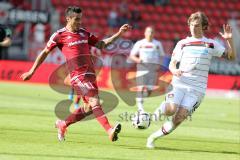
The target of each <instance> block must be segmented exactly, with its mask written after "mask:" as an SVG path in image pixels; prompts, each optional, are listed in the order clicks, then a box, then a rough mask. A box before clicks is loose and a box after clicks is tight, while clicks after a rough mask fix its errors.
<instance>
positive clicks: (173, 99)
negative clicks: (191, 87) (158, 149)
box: [146, 88, 184, 148]
mask: <svg viewBox="0 0 240 160" xmlns="http://www.w3.org/2000/svg"><path fill="white" fill-rule="evenodd" d="M183 98H184V91H183V90H182V89H178V88H174V89H173V91H171V92H170V93H168V94H167V95H166V101H165V102H164V103H162V104H161V105H160V107H159V108H160V109H159V110H160V111H159V112H160V113H161V114H162V115H165V116H173V115H174V114H176V113H177V111H178V109H179V107H180V104H181V101H182V99H183ZM174 129H175V126H174V124H173V122H172V121H171V120H170V121H166V122H164V123H163V126H162V127H161V129H159V130H158V131H156V132H154V133H152V134H151V135H150V136H149V137H148V139H147V145H146V146H147V147H148V148H154V141H155V140H156V139H158V138H160V137H162V136H165V135H167V134H169V133H170V132H172V131H173V130H174Z"/></svg>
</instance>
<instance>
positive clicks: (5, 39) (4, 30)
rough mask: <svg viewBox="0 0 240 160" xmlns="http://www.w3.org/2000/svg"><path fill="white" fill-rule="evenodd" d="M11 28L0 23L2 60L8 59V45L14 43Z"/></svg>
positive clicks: (0, 57) (0, 52)
mask: <svg viewBox="0 0 240 160" xmlns="http://www.w3.org/2000/svg"><path fill="white" fill-rule="evenodd" d="M11 35H12V32H11V30H10V29H9V28H8V27H6V26H3V25H0V60H2V59H8V52H7V47H9V46H10V45H11V43H12V40H11Z"/></svg>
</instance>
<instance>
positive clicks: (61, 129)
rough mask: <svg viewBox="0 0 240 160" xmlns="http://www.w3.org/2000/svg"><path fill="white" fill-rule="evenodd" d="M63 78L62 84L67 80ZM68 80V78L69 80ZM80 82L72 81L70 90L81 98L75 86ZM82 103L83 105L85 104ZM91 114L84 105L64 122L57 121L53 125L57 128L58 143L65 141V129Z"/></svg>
mask: <svg viewBox="0 0 240 160" xmlns="http://www.w3.org/2000/svg"><path fill="white" fill-rule="evenodd" d="M66 79H67V78H65V80H64V83H67V82H68V81H67V80H68V79H67V80H66ZM69 79H70V78H69ZM79 81H80V80H79V79H75V80H74V81H72V88H73V90H76V91H77V94H78V96H81V94H82V92H81V87H79V86H78V85H77V84H78V82H79ZM83 101H84V102H85V103H87V102H86V100H85V99H84V98H83ZM85 103H84V104H85ZM90 114H92V111H91V107H90V106H89V105H86V104H85V105H84V106H83V107H78V108H77V109H76V110H75V111H74V112H73V113H71V114H70V115H69V116H68V117H67V118H66V119H65V120H57V121H56V123H55V126H56V128H58V139H59V141H63V140H65V134H66V131H67V127H68V126H70V125H71V124H74V123H76V122H78V121H81V120H82V119H84V118H85V117H86V116H88V115H90Z"/></svg>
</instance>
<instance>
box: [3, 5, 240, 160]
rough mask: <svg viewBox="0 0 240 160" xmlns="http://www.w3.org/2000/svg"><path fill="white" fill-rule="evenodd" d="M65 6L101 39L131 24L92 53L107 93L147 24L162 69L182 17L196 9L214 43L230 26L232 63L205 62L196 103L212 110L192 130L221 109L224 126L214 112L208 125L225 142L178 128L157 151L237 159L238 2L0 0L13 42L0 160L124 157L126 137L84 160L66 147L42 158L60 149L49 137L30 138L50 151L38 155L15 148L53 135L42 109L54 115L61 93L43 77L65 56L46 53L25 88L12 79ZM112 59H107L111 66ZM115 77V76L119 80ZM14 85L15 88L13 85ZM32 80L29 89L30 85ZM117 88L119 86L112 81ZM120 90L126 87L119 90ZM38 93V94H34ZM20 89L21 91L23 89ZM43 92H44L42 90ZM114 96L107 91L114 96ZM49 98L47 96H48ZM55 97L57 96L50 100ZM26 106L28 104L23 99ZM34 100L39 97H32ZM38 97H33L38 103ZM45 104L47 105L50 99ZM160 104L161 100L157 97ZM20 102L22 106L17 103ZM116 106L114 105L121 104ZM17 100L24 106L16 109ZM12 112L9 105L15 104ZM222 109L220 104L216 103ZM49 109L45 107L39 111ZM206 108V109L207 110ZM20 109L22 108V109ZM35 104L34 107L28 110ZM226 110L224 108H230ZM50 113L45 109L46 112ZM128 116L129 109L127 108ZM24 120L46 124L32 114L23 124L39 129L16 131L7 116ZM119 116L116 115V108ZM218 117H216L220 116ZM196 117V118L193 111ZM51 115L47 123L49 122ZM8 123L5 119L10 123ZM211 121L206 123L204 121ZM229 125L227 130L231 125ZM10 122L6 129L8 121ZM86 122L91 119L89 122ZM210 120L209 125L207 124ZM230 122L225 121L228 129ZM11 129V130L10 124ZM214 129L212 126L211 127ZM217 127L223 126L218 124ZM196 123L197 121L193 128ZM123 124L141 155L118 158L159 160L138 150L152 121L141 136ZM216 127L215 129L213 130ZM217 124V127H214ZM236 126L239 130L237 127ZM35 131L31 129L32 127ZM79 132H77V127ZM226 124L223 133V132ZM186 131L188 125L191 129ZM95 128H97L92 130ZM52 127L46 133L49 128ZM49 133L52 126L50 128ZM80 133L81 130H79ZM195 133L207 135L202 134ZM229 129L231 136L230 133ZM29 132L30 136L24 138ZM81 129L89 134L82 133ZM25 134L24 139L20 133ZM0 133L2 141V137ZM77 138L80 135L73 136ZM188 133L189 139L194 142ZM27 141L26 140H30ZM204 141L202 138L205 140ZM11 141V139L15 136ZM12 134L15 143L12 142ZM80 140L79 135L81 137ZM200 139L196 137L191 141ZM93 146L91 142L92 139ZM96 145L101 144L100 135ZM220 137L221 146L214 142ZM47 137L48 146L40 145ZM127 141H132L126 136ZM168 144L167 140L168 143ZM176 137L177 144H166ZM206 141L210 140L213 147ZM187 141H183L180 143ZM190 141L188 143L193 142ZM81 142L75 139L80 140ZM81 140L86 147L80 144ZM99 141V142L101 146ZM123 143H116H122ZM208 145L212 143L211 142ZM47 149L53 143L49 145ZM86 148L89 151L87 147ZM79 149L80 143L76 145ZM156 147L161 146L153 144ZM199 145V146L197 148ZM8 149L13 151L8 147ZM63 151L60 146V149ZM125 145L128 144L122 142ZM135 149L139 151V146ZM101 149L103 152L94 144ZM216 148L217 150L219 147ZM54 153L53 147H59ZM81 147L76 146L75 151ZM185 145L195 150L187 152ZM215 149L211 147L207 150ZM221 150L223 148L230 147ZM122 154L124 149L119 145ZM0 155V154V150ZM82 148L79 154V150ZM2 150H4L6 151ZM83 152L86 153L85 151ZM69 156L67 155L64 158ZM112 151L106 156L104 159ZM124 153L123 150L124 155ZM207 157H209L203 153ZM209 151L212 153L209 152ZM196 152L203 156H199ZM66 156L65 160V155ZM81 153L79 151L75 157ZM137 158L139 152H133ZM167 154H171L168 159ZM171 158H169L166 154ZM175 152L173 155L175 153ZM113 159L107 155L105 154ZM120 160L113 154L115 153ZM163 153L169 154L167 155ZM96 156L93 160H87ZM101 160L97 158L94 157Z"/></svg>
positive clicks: (182, 27) (60, 22)
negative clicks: (160, 51) (204, 86)
mask: <svg viewBox="0 0 240 160" xmlns="http://www.w3.org/2000/svg"><path fill="white" fill-rule="evenodd" d="M69 5H78V6H80V7H82V9H83V14H84V15H83V26H84V27H86V28H87V29H88V30H89V31H90V32H92V33H94V34H95V35H97V36H99V37H100V38H104V37H107V36H109V35H111V34H112V33H114V32H115V31H117V30H118V28H119V26H120V25H121V24H123V23H130V24H131V25H132V26H133V30H132V31H130V32H127V33H126V34H125V35H124V36H123V38H121V39H119V40H118V41H116V43H114V44H113V45H111V46H109V47H108V48H107V49H104V50H102V51H100V50H98V49H96V48H92V49H91V52H92V54H93V55H96V56H99V57H101V60H102V63H103V68H101V69H102V71H101V72H100V74H99V75H98V76H99V77H98V83H99V86H100V88H104V89H107V90H109V91H110V92H113V91H112V88H113V87H112V85H113V84H112V81H111V78H110V77H111V76H110V74H111V69H110V68H113V69H114V72H115V75H118V76H119V79H121V80H123V79H124V78H123V77H122V74H120V73H122V72H123V71H125V70H126V69H129V68H132V67H133V65H132V64H129V65H126V57H127V55H128V54H129V52H130V50H131V47H132V45H133V44H134V42H136V41H137V40H139V39H141V38H143V32H144V28H145V27H146V26H148V25H153V26H154V27H155V29H156V35H155V37H156V39H158V40H160V41H161V42H162V44H163V47H164V50H165V52H166V56H165V57H164V66H167V65H168V62H169V60H170V56H171V52H172V49H173V47H174V45H175V44H176V42H177V41H178V40H179V39H181V38H184V37H186V36H187V35H189V32H188V26H187V17H188V16H189V15H190V14H191V13H192V12H195V11H198V10H200V11H203V12H205V13H206V15H207V16H208V17H209V19H210V29H209V31H208V32H207V34H206V35H207V36H209V37H211V38H213V39H216V40H218V41H219V42H220V43H224V42H223V41H222V39H221V38H220V36H219V34H218V32H219V31H221V28H222V24H224V23H230V25H231V26H232V27H233V32H234V44H235V47H236V51H237V59H236V61H234V62H232V61H231V62H230V61H227V60H224V59H222V58H214V59H213V60H212V61H213V62H212V65H211V67H210V73H211V74H210V77H209V83H208V92H207V96H208V97H210V98H207V99H206V100H205V103H204V104H203V107H202V108H204V109H206V110H207V108H208V106H209V107H212V109H209V113H208V112H206V111H205V112H204V111H203V110H204V109H203V110H200V119H198V118H199V117H198V116H196V121H195V122H197V126H201V127H202V124H204V123H208V121H207V120H206V119H205V118H203V119H201V116H203V117H204V116H206V117H209V116H210V117H211V116H212V114H215V111H216V110H218V111H220V112H224V113H225V114H227V116H226V117H225V118H226V119H227V121H229V122H224V121H223V119H222V118H223V117H221V116H223V115H221V114H220V113H219V114H220V118H219V114H216V115H215V116H216V117H215V116H214V118H213V119H214V120H215V121H214V123H213V124H214V125H212V126H207V127H210V128H212V130H214V129H216V128H221V129H222V130H229V132H227V133H228V134H229V135H228V134H227V133H225V132H223V131H222V130H221V131H220V133H224V135H223V136H224V137H225V138H226V137H228V136H232V139H231V138H226V139H224V138H223V137H221V136H219V137H218V138H219V139H217V138H216V139H214V138H212V136H206V135H207V134H210V135H214V134H215V135H216V134H218V130H216V131H215V130H214V131H213V132H208V131H207V132H206V135H205V134H204V133H199V132H198V130H196V131H195V132H193V134H191V132H189V133H188V134H187V135H190V137H191V136H192V137H191V138H190V139H188V137H187V136H186V137H183V139H176V137H179V135H180V136H184V135H185V134H186V133H185V132H183V130H181V129H179V130H180V131H179V133H178V134H179V135H178V134H177V135H173V137H171V136H170V138H169V139H167V140H165V141H164V142H165V143H169V144H168V146H167V147H166V148H163V150H165V152H161V153H162V154H163V156H164V159H173V158H172V157H171V152H172V151H175V152H176V151H178V153H179V152H184V153H180V156H179V157H177V156H176V157H175V158H174V159H181V158H182V159H186V158H189V157H190V153H188V152H195V153H192V154H193V155H195V154H196V156H197V157H198V158H197V157H196V158H195V159H206V158H216V159H221V158H223V159H226V158H227V159H237V158H239V147H240V146H239V142H240V137H239V135H240V132H239V123H240V119H239V117H240V115H239V114H240V113H239V96H240V94H239V89H240V43H239V42H240V30H239V28H240V1H239V0H202V1H195V0H180V1H178V0H122V1H121V0H68V1H62V0H51V1H49V0H22V1H19V0H1V1H0V24H4V25H7V26H8V27H9V28H10V29H11V30H12V32H13V34H12V37H11V38H12V42H13V43H12V45H11V47H9V48H8V53H7V54H8V58H7V59H5V60H0V116H1V118H0V119H1V122H0V124H1V125H0V129H1V131H2V132H0V136H1V139H4V141H2V142H0V147H1V148H2V151H0V159H21V158H23V159H37V158H39V157H40V158H39V159H43V158H46V159H48V158H50V159H51V158H52V159H55V158H60V159H61V158H63V159H65V158H70V159H76V158H79V159H98V158H97V157H98V156H97V155H99V154H101V153H102V152H107V151H108V150H110V151H109V152H110V156H109V157H108V156H106V157H105V158H103V157H102V159H121V158H119V157H118V158H116V157H115V158H113V157H114V156H116V155H117V154H119V153H123V152H125V150H124V149H123V150H121V146H122V147H123V148H124V147H125V146H124V145H126V144H124V143H127V141H129V139H126V138H125V139H124V138H123V142H121V144H120V148H116V150H119V151H116V150H115V149H114V147H113V149H110V148H111V145H112V144H111V145H110V144H109V143H106V144H105V142H104V143H103V144H102V145H103V146H104V147H105V145H106V146H107V147H106V148H107V149H108V150H106V151H105V150H103V151H102V150H97V152H96V154H93V155H91V153H88V152H90V151H89V150H88V151H87V152H86V153H85V154H83V155H84V156H86V157H84V156H80V157H78V150H77V149H72V148H71V147H67V155H69V156H66V157H64V156H63V154H60V155H62V156H55V154H56V155H57V154H58V153H57V152H54V151H53V152H52V153H53V154H51V153H49V152H50V151H52V150H54V147H55V148H56V149H57V150H58V151H59V152H60V150H61V147H60V146H58V145H57V146H55V145H56V144H55V139H54V140H51V139H50V138H49V137H47V135H44V136H43V139H41V140H42V141H43V142H42V144H38V143H36V142H35V141H37V140H36V139H34V138H33V143H36V144H38V145H40V146H41V145H46V144H48V143H51V144H48V145H50V150H49V151H48V150H44V149H43V148H42V147H43V146H41V148H40V149H39V148H38V146H37V145H33V146H31V145H30V146H29V145H26V147H25V148H24V147H23V148H24V149H25V150H21V149H19V148H18V146H22V144H23V143H24V142H25V141H28V140H29V138H31V136H36V135H37V134H36V132H38V131H39V130H41V126H42V127H45V128H44V129H43V130H45V131H46V133H48V132H52V133H50V134H51V137H54V136H55V135H54V133H55V132H54V131H52V130H51V129H49V128H48V127H49V125H51V123H52V122H53V121H54V118H56V117H54V114H51V115H50V114H49V113H46V112H43V111H47V112H54V111H53V110H52V109H53V108H54V105H55V103H57V101H58V100H61V99H64V97H65V98H66V96H67V95H55V93H52V90H51V89H49V87H48V85H47V84H48V82H49V81H48V78H49V76H50V75H51V73H52V72H53V71H54V70H55V69H56V68H57V67H58V66H59V64H62V63H64V57H63V56H62V55H61V53H60V51H59V50H58V49H55V50H54V51H53V53H52V54H50V55H49V57H48V58H47V59H46V61H45V62H44V64H43V65H42V66H41V67H40V68H39V70H38V71H37V73H36V75H34V76H33V79H32V80H31V81H30V82H31V83H29V82H28V83H26V82H21V80H20V78H19V75H20V74H21V73H23V72H25V71H27V70H28V69H29V68H30V66H31V65H32V62H33V61H34V59H35V58H36V57H37V55H38V54H39V53H40V51H41V49H43V48H44V46H45V45H46V42H47V41H48V39H49V37H50V35H51V34H52V33H53V32H54V31H56V30H57V29H59V28H61V27H63V26H64V24H65V17H64V10H65V8H66V7H67V6H69ZM113 60H114V61H113ZM118 76H116V77H115V78H118ZM16 82H17V83H16ZM32 83H35V84H32ZM126 83H129V82H128V81H122V85H123V86H124V84H126ZM118 85H119V86H120V87H121V84H118ZM124 87H125V88H127V86H126V85H125V86H124ZM41 89H42V90H41ZM23 91H24V92H23ZM49 92H50V93H49ZM113 93H114V92H113ZM51 96H52V99H51V98H50V97H51ZM56 97H57V98H56ZM31 98H33V99H32V101H30V99H31ZM38 98H39V99H38ZM37 99H38V100H37ZM49 99H51V100H54V102H55V103H54V102H52V101H51V100H50V102H49ZM160 99H161V100H162V99H163V97H160ZM23 101H24V102H23ZM120 101H121V100H120ZM22 103H23V104H22ZM148 103H149V105H151V107H149V110H154V107H155V106H157V105H158V103H160V101H159V100H158V99H154V100H153V101H149V102H148ZM18 105H19V107H16V106H18ZM39 105H40V106H41V107H43V108H42V109H43V110H41V109H40V110H35V109H36V108H38V107H39ZM120 105H123V106H124V105H125V106H126V104H124V102H120ZM222 105H223V106H222ZM46 106H48V107H46ZM206 106H207V107H206ZM21 107H22V108H21ZM34 107H36V108H34ZM228 107H231V109H229V108H228ZM50 108H51V109H50ZM125 110H126V109H120V112H124V111H125ZM129 110H130V111H132V112H134V109H133V108H131V109H129ZM22 111H23V113H24V114H23V115H22V116H23V117H25V116H28V115H29V114H30V115H31V114H33V115H35V114H36V115H38V114H39V115H43V116H44V117H47V120H48V121H47V120H46V124H47V125H48V127H47V125H43V124H41V121H44V120H43V119H41V118H39V117H38V116H37V117H32V119H31V118H30V119H29V120H30V121H33V122H36V123H37V124H39V125H40V127H39V126H36V124H34V125H33V124H31V123H29V122H28V123H27V124H28V125H30V126H32V127H26V126H25V125H23V126H22V122H23V121H24V120H23V119H24V118H23V117H22V118H19V117H18V118H16V119H15V116H14V115H17V114H20V115H21V114H22ZM117 111H118V110H117ZM117 111H114V113H113V114H112V115H111V114H110V117H111V118H112V119H114V120H115V119H116V118H114V116H115V117H116V116H118V115H119V114H118V113H116V112H117ZM224 113H222V114H224ZM196 114H199V113H196ZM50 117H51V118H50ZM10 119H11V120H10ZM210 119H211V118H210ZM231 122H232V123H233V124H232V125H230V123H231ZM8 123H10V124H12V127H11V125H10V126H7V124H8ZM91 123H92V122H91ZM91 123H90V125H89V126H90V128H94V127H95V126H94V125H93V124H91ZM210 123H211V122H210ZM224 123H226V124H224ZM228 123H229V124H228ZM14 124H15V125H14ZM215 124H217V125H215ZM221 124H223V125H222V126H221ZM87 125H88V124H87V123H86V124H85V123H83V126H82V127H83V128H84V127H87ZM191 125H194V124H189V125H188V124H187V125H186V126H185V129H189V128H188V127H189V126H191ZM195 125H196V124H195ZM126 126H129V128H130V131H129V132H127V133H125V135H124V136H125V137H128V138H129V137H130V138H131V137H137V140H136V141H135V142H134V143H133V144H130V145H129V146H130V147H128V148H131V149H135V150H137V151H141V152H143V154H142V156H140V157H133V155H134V153H135V150H134V151H132V152H129V155H127V154H123V157H122V159H128V158H126V157H128V156H129V159H142V158H145V159H148V158H146V157H145V156H144V155H148V156H149V157H151V158H149V159H158V157H157V155H158V154H157V152H153V151H151V153H152V156H150V155H149V152H148V151H147V150H145V149H144V145H145V144H144V143H145V138H146V136H147V135H149V134H150V132H151V131H154V129H155V130H156V129H157V125H156V124H154V125H153V128H152V129H149V130H150V131H149V130H148V131H146V132H140V133H139V131H136V130H133V129H131V126H130V124H129V123H127V122H126ZM216 126H217V127H216ZM220 126H221V127H220ZM237 126H238V127H237ZM22 127H23V131H24V133H23V132H21V131H20V130H21V128H22ZM34 127H35V128H34ZM82 127H81V128H82ZM229 127H230V128H229ZM183 128H184V127H183ZM190 128H191V127H190ZM97 129H98V130H100V129H99V128H97ZM97 129H93V130H94V131H96V132H97V133H98V132H99V134H100V135H101V134H102V133H101V132H100V131H98V130H97ZM49 130H51V131H49ZM53 130H54V129H53ZM73 130H74V131H75V132H73V133H74V137H73V140H72V141H75V140H76V141H81V140H83V141H84V139H83V138H80V140H78V138H79V135H78V134H77V133H78V132H79V130H78V129H77V127H76V128H74V129H73ZM80 131H81V130H80ZM200 131H206V130H204V129H202V130H200ZM231 131H232V132H231ZM31 132H33V134H32V135H31ZM88 132H91V130H90V131H88ZM88 132H87V131H86V133H85V134H84V136H83V137H85V138H86V139H88V137H87V135H88ZM1 133H6V134H7V135H9V136H8V137H9V138H10V137H11V138H13V139H15V140H16V143H13V141H14V140H13V141H11V140H8V138H5V137H6V135H5V134H1ZM25 133H26V134H25ZM19 134H22V135H23V136H25V138H23V139H21V138H20V139H19V138H18V136H17V135H19ZM4 135H5V136H4ZM80 135H81V134H80ZM193 135H195V136H196V137H194V136H193ZM29 136H30V137H29ZM93 136H94V135H91V134H90V138H93ZM205 136H206V137H207V138H206V137H205ZM14 137H15V138H14ZM16 137H17V138H16ZM80 137H81V136H80ZM199 137H200V140H199V139H198V138H199ZM90 138H89V139H88V140H90V141H91V142H90V144H89V145H88V144H84V145H85V146H87V147H89V148H94V144H95V143H96V142H94V141H92V140H91V139H90ZM93 139H94V140H95V141H96V139H95V138H93ZM101 139H103V141H104V140H105V139H104V138H101ZM221 139H222V140H223V142H222V141H221ZM47 140H48V141H49V142H47ZM130 140H131V139H130ZM171 140H172V141H171ZM174 140H176V141H177V142H176V143H175V142H173V141H174ZM211 140H214V142H212V141H211ZM186 141H187V142H186ZM194 141H195V142H196V141H197V142H196V143H198V144H199V145H200V146H201V147H200V149H199V150H200V151H197V150H198V149H197V148H194V146H195V143H194ZM178 142H180V143H182V144H181V145H184V144H187V146H185V147H186V148H184V149H180V148H178ZM192 142H193V143H192ZM79 143H80V142H79ZM85 143H87V142H86V141H85ZM100 143H101V142H100ZM122 143H123V144H122ZM211 143H215V144H211ZM53 144H54V145H53ZM68 144H70V146H74V147H76V146H79V144H74V143H73V144H71V141H70V142H69V143H68ZM91 144H92V145H93V146H91ZM80 145H81V144H80ZM159 145H160V143H159ZM204 145H206V148H207V149H206V148H205V147H204ZM11 146H14V147H13V150H15V151H16V152H14V151H12V150H11ZM65 146H66V145H65ZM126 146H127V145H126ZM139 146H141V147H139ZM31 147H33V148H32V149H33V151H34V152H36V154H30V152H28V151H26V150H31ZM100 147H102V146H101V145H100ZM218 147H220V149H219V150H218ZM59 148H60V149H59ZM80 148H81V147H80ZM190 148H194V149H193V150H191V149H190ZM210 148H214V149H212V150H211V149H210ZM227 148H230V149H229V150H228V149H227ZM125 149H126V148H125ZM0 150H1V149H0ZM83 150H84V149H83ZM8 151H9V152H8ZM85 151H86V150H85ZM71 152H72V153H71ZM111 153H112V154H111ZM126 153H128V151H126ZM208 153H209V154H208ZM210 153H213V154H215V155H212V154H210ZM199 154H202V155H203V156H199ZM70 155H72V156H70ZM80 155H81V154H80ZM140 155H141V154H140ZM173 155H174V154H173ZM173 155H172V156H173ZM176 155H177V154H176ZM112 156H113V157H112ZM118 156H119V155H118ZM168 156H170V157H168ZM93 157H95V158H93ZM99 159H101V158H99Z"/></svg>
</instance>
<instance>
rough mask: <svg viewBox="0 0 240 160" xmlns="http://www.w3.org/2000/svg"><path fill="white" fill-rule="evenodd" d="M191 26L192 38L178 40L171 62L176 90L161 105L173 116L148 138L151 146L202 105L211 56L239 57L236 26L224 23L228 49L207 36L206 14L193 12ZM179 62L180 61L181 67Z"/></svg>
mask: <svg viewBox="0 0 240 160" xmlns="http://www.w3.org/2000/svg"><path fill="white" fill-rule="evenodd" d="M188 25H189V29H190V32H191V37H187V38H185V39H182V40H180V41H179V42H178V43H177V45H176V46H175V49H174V50H173V54H172V58H171V62H170V64H169V69H170V71H171V72H172V74H173V79H172V86H173V90H172V91H171V92H169V93H168V94H167V95H166V100H165V102H163V103H162V104H161V105H160V107H159V108H158V111H159V113H160V114H162V115H166V116H173V117H172V120H170V121H166V122H165V123H164V124H163V126H162V128H161V129H159V130H158V131H156V132H154V133H153V134H151V135H150V136H149V137H148V139H147V144H146V147H147V148H154V147H155V145H154V141H155V140H156V139H158V138H159V137H162V136H165V135H167V134H169V133H171V132H172V131H173V130H174V129H175V128H176V127H177V126H179V125H180V124H181V123H182V122H183V121H184V120H185V119H186V117H187V116H188V115H191V114H192V113H193V112H194V110H195V109H196V108H197V107H198V106H199V105H200V103H201V101H202V99H203V97H204V95H205V92H206V88H207V81H208V71H209V67H210V63H211V58H212V57H213V56H217V57H221V56H226V57H227V58H228V59H231V60H233V59H235V56H236V54H235V51H234V48H233V42H232V37H233V35H232V29H231V27H230V26H229V25H228V24H227V25H223V33H221V32H220V33H219V34H220V35H221V36H222V38H223V39H225V40H226V42H227V43H226V44H227V47H226V49H225V48H224V47H223V46H221V45H220V44H219V43H218V42H216V41H214V40H213V39H209V38H206V37H205V36H204V31H205V30H207V28H208V18H207V17H206V15H205V14H204V13H202V12H196V13H193V14H191V16H190V17H189V19H188ZM177 63H180V65H179V68H177Z"/></svg>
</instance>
